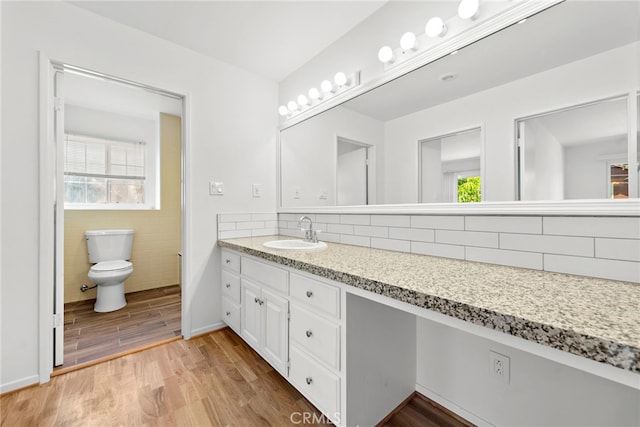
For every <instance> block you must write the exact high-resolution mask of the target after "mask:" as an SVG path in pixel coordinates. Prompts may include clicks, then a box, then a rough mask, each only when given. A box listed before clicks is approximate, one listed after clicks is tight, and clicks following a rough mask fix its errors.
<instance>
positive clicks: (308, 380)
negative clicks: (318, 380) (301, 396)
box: [305, 377, 313, 384]
mask: <svg viewBox="0 0 640 427" xmlns="http://www.w3.org/2000/svg"><path fill="white" fill-rule="evenodd" d="M305 381H306V382H307V384H311V383H312V382H313V378H311V377H307V379H306V380H305Z"/></svg>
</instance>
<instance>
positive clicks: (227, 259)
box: [220, 249, 240, 273]
mask: <svg viewBox="0 0 640 427" xmlns="http://www.w3.org/2000/svg"><path fill="white" fill-rule="evenodd" d="M220 259H221V261H222V266H223V267H224V268H228V269H229V270H232V271H235V272H236V273H240V255H238V254H234V253H233V252H230V251H226V250H224V249H223V250H222V256H221V257H220Z"/></svg>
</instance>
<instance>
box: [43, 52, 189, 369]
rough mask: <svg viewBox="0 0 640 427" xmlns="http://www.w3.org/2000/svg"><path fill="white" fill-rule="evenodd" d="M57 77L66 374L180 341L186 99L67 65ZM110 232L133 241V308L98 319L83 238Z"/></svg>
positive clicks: (59, 286) (61, 359)
mask: <svg viewBox="0 0 640 427" xmlns="http://www.w3.org/2000/svg"><path fill="white" fill-rule="evenodd" d="M51 67H52V69H51V73H50V74H51V76H52V80H53V82H52V83H53V85H52V87H53V97H52V101H53V102H52V104H53V108H52V109H53V110H54V117H53V120H52V122H53V130H54V132H53V135H54V138H53V140H54V141H53V142H54V149H53V157H54V158H55V160H54V161H53V162H52V163H54V164H55V168H53V169H54V170H55V172H54V173H53V174H52V175H54V182H55V183H56V185H55V193H54V205H55V214H54V217H53V222H54V230H55V231H54V236H55V239H54V241H55V244H54V246H55V250H54V254H53V255H54V285H53V286H54V292H53V293H54V307H55V311H54V318H55V322H54V323H55V327H54V333H53V336H54V338H53V354H54V356H53V366H54V367H61V368H62V369H65V368H68V367H69V366H70V365H80V364H84V363H91V362H92V361H95V360H97V359H104V358H108V357H110V356H115V355H118V354H122V353H123V352H126V351H132V350H135V349H136V348H138V346H149V345H151V344H153V342H154V341H153V340H154V339H156V338H157V339H158V340H159V341H164V340H166V339H167V338H168V336H173V337H179V336H181V314H182V301H181V296H180V295H181V292H180V285H179V284H180V283H182V280H181V277H180V275H181V270H182V269H181V266H180V264H181V262H182V257H181V256H180V254H181V253H182V247H183V236H182V230H183V229H184V220H183V216H182V215H183V199H184V186H183V184H182V183H183V182H184V180H183V176H184V167H183V158H184V155H183V153H184V144H183V135H184V127H183V123H184V120H183V119H184V99H183V97H182V96H181V95H177V94H174V93H172V92H168V91H164V90H161V89H157V88H152V87H149V86H145V85H142V84H138V83H134V82H129V81H125V80H122V79H119V78H116V77H112V76H107V75H103V74H100V73H97V72H94V71H90V70H86V69H81V68H78V67H74V66H71V65H68V64H62V63H56V62H51ZM104 229H131V230H133V231H134V243H133V250H132V255H131V258H130V261H131V263H132V264H133V273H132V274H131V276H130V277H128V278H127V279H126V280H125V298H126V299H127V301H128V304H127V306H126V307H125V308H124V309H120V310H117V311H113V312H109V313H96V312H94V311H93V310H92V308H93V307H92V306H93V302H94V301H95V298H96V288H95V284H94V283H91V282H89V280H88V277H87V273H88V271H89V269H90V268H91V263H90V262H89V258H88V251H87V242H86V239H85V234H84V233H85V231H87V230H104ZM87 288H88V289H87ZM169 300H171V303H168V301H169ZM163 324H164V325H163ZM70 329H72V330H71V331H70ZM162 329H164V332H162V331H161V330H162ZM65 331H66V333H65ZM123 332H124V334H123ZM167 332H168V334H169V335H167ZM82 335H84V336H82ZM96 346H98V348H97V349H96ZM69 355H71V356H72V357H67V356H69ZM65 370H66V369H65Z"/></svg>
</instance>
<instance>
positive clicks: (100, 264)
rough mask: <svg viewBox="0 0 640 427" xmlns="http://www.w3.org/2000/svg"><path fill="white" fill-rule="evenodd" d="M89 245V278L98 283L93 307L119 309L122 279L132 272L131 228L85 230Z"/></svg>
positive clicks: (122, 298)
mask: <svg viewBox="0 0 640 427" xmlns="http://www.w3.org/2000/svg"><path fill="white" fill-rule="evenodd" d="M84 235H85V237H86V239H87V248H88V249H89V262H91V263H92V264H94V265H93V267H91V270H89V280H91V281H92V282H93V283H95V284H96V285H97V286H98V295H97V296H96V303H95V305H94V306H93V309H94V311H97V312H99V313H106V312H108V311H115V310H119V309H121V308H122V307H124V306H125V305H127V301H126V300H125V299H124V281H125V280H126V279H127V278H128V277H129V276H130V275H131V273H133V264H131V263H130V262H129V261H128V260H129V259H131V248H132V246H133V230H87V231H85V233H84Z"/></svg>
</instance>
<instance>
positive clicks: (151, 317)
mask: <svg viewBox="0 0 640 427" xmlns="http://www.w3.org/2000/svg"><path fill="white" fill-rule="evenodd" d="M125 297H126V299H127V305H126V306H125V307H124V308H121V309H120V310H116V311H112V312H109V313H96V312H95V311H93V304H94V303H95V300H87V301H79V302H73V303H67V304H65V307H64V364H63V365H62V366H61V367H59V368H58V369H67V368H69V367H73V366H75V365H78V364H82V363H86V362H91V361H95V360H98V359H102V358H105V357H109V356H113V355H116V354H120V353H123V352H128V351H131V350H135V349H137V348H140V347H145V346H147V345H150V344H153V343H157V342H159V341H163V340H167V339H170V338H175V337H179V336H180V335H181V331H180V327H181V295H180V287H179V286H178V285H174V286H167V287H163V288H157V289H150V290H146V291H139V292H132V293H129V294H126V296H125Z"/></svg>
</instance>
